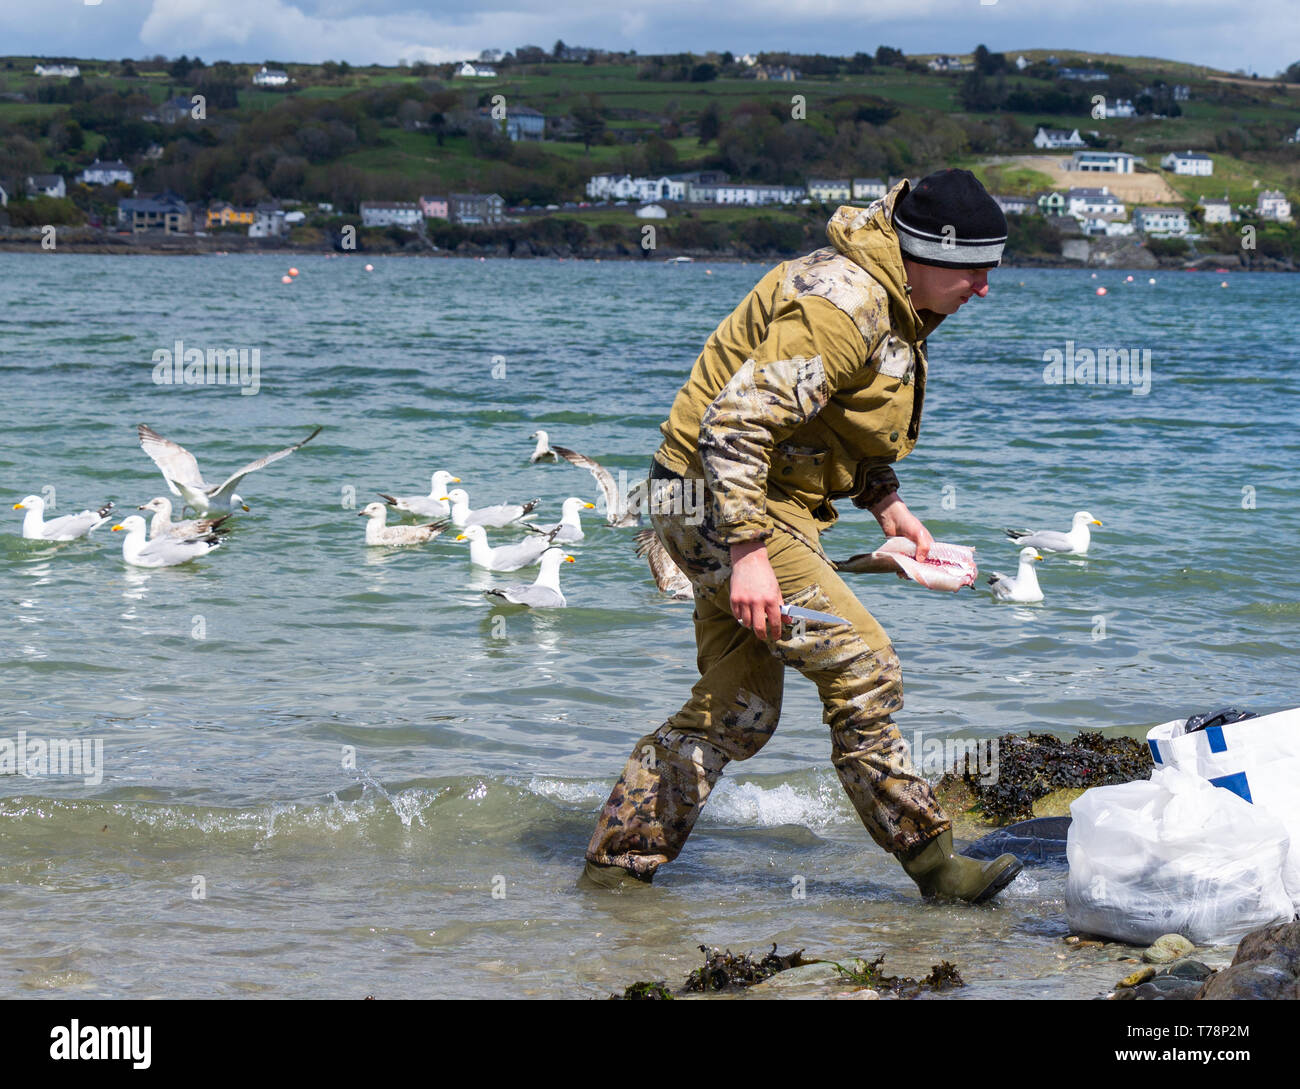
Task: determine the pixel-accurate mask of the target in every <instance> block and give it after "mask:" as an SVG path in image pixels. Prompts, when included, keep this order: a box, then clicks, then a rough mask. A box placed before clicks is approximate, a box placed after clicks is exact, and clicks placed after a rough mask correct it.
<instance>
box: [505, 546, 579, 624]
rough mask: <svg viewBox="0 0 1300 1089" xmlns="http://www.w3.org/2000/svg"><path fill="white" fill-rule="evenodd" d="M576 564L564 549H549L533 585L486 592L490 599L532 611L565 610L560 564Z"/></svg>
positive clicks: (525, 583) (543, 557) (522, 584)
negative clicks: (540, 571)
mask: <svg viewBox="0 0 1300 1089" xmlns="http://www.w3.org/2000/svg"><path fill="white" fill-rule="evenodd" d="M573 562H575V561H574V559H573V557H572V556H566V555H565V554H564V549H562V548H548V549H547V550H546V551H545V552H543V553H542V573H541V574H540V575H538V576H537V581H536V582H533V583H528V582H517V583H515V584H514V585H513V586H506V587H504V588H503V589H499V590H484V591H483V593H484V594H485V595H486V596H487V597H489V598H494V597H495V598H501V599H502V601H505V602H508V603H509V604H511V605H527V606H528V607H529V608H531V609H563V608H564V607H565V606H566V605H567V604H568V602H567V601H565V600H564V595H563V594H562V593H560V564H562V563H573Z"/></svg>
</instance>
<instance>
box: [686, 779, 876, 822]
mask: <svg viewBox="0 0 1300 1089" xmlns="http://www.w3.org/2000/svg"><path fill="white" fill-rule="evenodd" d="M703 819H705V820H709V821H712V822H714V823H717V824H743V825H748V826H750V827H758V828H773V827H776V826H778V825H782V824H797V825H802V826H803V827H805V828H826V827H828V826H830V825H832V824H842V823H844V822H845V821H854V820H856V819H857V818H856V816H855V815H854V813H853V810H852V807H851V806H850V805H849V803H848V799H847V798H846V797H845V796H844V792H843V791H842V790H841V789H840V785H839V783H838V782H837V781H835V780H828V779H822V778H819V779H818V782H817V784H816V786H814V787H813V789H812V790H811V791H809V790H807V789H805V788H802V787H796V786H792V785H791V784H789V783H782V784H781V785H780V786H774V787H763V786H759V785H758V784H757V783H737V782H734V781H732V780H728V779H723V780H722V781H721V782H720V783H719V784H718V785H717V786H716V787H714V788H713V793H712V795H710V797H709V802H708V805H706V806H705V808H704V816H703Z"/></svg>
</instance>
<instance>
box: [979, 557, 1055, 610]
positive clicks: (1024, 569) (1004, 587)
mask: <svg viewBox="0 0 1300 1089" xmlns="http://www.w3.org/2000/svg"><path fill="white" fill-rule="evenodd" d="M1042 558H1043V557H1042V556H1040V555H1039V554H1038V550H1037V549H1034V548H1022V549H1021V550H1020V570H1019V571H1017V572H1016V577H1015V578H1009V577H1008V576H1006V575H1001V574H998V572H996V571H994V572H992V573H991V574H990V575H989V577H988V584H989V585H990V586H991V587H993V596H994V597H995V598H997V599H998V600H999V601H1019V602H1022V603H1025V604H1028V603H1030V602H1034V601H1042V600H1043V591H1042V590H1041V589H1040V588H1039V586H1038V576H1037V575H1036V574H1034V561H1035V560H1041V559H1042Z"/></svg>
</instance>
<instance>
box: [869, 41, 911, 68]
mask: <svg viewBox="0 0 1300 1089" xmlns="http://www.w3.org/2000/svg"><path fill="white" fill-rule="evenodd" d="M906 59H907V58H906V57H904V56H903V51H902V50H901V49H894V48H893V47H892V46H888V45H882V46H880V47H879V48H878V49H877V50H876V63H877V64H883V65H889V64H902V63H903V61H904V60H906Z"/></svg>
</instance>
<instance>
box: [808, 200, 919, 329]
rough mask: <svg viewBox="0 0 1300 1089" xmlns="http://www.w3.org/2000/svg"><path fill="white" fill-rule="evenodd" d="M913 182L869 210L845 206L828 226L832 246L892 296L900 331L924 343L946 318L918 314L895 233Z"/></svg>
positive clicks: (875, 203)
mask: <svg viewBox="0 0 1300 1089" xmlns="http://www.w3.org/2000/svg"><path fill="white" fill-rule="evenodd" d="M910 189H911V183H910V182H909V181H908V180H907V179H906V178H904V179H903V180H902V181H900V182H899V183H898V184H897V185H896V186H894V188H893V189H891V190H890V191H889V192H888V193H886V194H885V195H884V196H883V197H881V198H880V199H879V200H876V201H873V202H872V203H871V204H869V205H868V206H867V207H866V208H854V207H852V206H850V205H847V204H845V205H841V206H840V207H839V208H837V209H836V210H835V214H834V215H833V216H831V218H830V221H829V222H828V223H827V224H826V237H827V238H829V239H830V242H831V245H832V246H834V247H835V249H836V250H838V251H839V252H840V253H842V254H844V256H845V257H847V258H848V259H849V260H850V261H852V262H853V263H854V264H856V265H860V266H861V267H862V268H864V269H866V271H867V272H868V273H869V274H870V275H871V278H872V279H873V280H875V281H876V282H877V283H879V284H880V286H881V287H883V288H884V289H885V291H886V293H887V294H888V295H889V302H890V310H891V311H892V312H893V314H894V317H895V321H897V322H898V324H899V332H900V333H903V335H904V336H905V337H906V339H908V340H910V341H915V340H924V339H925V337H927V336H929V334H930V333H931V332H932V331H933V330H934V329H935V327H936V326H938V324H939V323H940V322H941V321H943V318H944V315H942V314H935V313H933V312H932V311H929V310H923V311H917V309H916V308H915V307H914V306H913V305H912V300H911V297H910V295H909V293H908V288H907V269H906V267H905V266H904V265H903V251H902V250H901V249H899V246H898V234H897V233H896V232H895V231H894V206H895V205H896V204H897V203H898V202H899V201H900V200H902V199H903V197H905V196H907V194H908V192H909V190H910Z"/></svg>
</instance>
